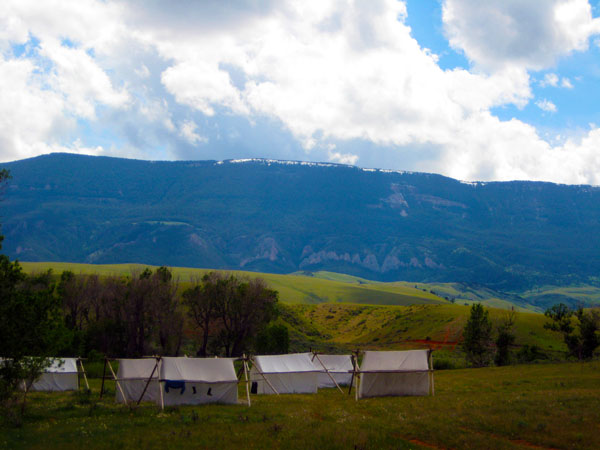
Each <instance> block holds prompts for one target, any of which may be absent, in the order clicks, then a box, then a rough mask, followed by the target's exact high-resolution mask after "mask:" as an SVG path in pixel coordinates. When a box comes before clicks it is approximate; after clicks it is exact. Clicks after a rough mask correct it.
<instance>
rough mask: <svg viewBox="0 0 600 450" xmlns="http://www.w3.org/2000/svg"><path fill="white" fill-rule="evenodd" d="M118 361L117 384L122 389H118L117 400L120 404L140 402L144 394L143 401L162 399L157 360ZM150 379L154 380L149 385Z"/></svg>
mask: <svg viewBox="0 0 600 450" xmlns="http://www.w3.org/2000/svg"><path fill="white" fill-rule="evenodd" d="M118 361H119V368H118V370H117V382H118V383H119V385H120V389H116V392H115V400H116V401H117V402H118V403H129V402H138V401H140V397H142V393H144V396H143V398H142V399H141V401H143V402H144V401H145V402H157V401H158V400H159V397H160V395H159V393H160V392H159V391H160V386H159V384H158V368H156V359H155V358H141V359H119V360H118ZM155 368H156V370H155ZM150 377H152V379H151V380H150V383H148V379H149V378H150ZM146 386H147V387H146ZM144 389H145V390H146V391H145V392H144Z"/></svg>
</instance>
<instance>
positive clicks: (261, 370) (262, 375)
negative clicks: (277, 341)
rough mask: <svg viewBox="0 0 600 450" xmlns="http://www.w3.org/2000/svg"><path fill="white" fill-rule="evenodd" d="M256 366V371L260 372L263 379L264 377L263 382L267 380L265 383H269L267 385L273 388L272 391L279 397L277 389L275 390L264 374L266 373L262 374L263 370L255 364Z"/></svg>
mask: <svg viewBox="0 0 600 450" xmlns="http://www.w3.org/2000/svg"><path fill="white" fill-rule="evenodd" d="M254 365H255V366H256V370H257V371H258V373H259V374H260V376H261V377H263V380H265V381H266V382H267V384H268V385H269V387H270V388H271V390H272V391H273V392H275V393H276V394H277V395H279V392H277V389H275V388H274V387H273V385H272V384H271V382H270V381H269V380H268V379H267V377H265V374H264V373H262V370H260V369H259V368H258V366H257V365H256V363H255V364H254Z"/></svg>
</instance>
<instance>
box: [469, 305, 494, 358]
mask: <svg viewBox="0 0 600 450" xmlns="http://www.w3.org/2000/svg"><path fill="white" fill-rule="evenodd" d="M462 349H463V350H464V352H465V356H466V359H467V362H468V363H469V364H470V365H472V366H473V367H485V366H488V365H489V364H490V362H491V360H492V353H493V352H492V322H491V321H490V318H489V317H488V312H487V311H486V310H484V309H483V306H481V303H476V304H474V305H473V306H471V315H470V316H469V320H468V321H467V324H466V325H465V328H464V330H463V342H462Z"/></svg>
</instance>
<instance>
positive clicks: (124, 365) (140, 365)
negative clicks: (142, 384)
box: [117, 358, 158, 380]
mask: <svg viewBox="0 0 600 450" xmlns="http://www.w3.org/2000/svg"><path fill="white" fill-rule="evenodd" d="M155 365H156V359H155V358H138V359H119V370H118V371H117V378H119V379H135V378H138V379H139V378H141V379H146V380H147V379H148V378H149V377H150V375H151V374H152V370H154V366H155ZM152 378H158V370H156V371H154V376H153V377H152Z"/></svg>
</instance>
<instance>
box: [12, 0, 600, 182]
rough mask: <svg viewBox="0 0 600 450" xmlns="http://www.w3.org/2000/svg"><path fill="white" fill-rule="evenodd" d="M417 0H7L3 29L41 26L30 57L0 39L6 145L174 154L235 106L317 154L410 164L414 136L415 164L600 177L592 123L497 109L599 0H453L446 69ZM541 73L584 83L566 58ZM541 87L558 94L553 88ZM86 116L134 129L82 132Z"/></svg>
mask: <svg viewBox="0 0 600 450" xmlns="http://www.w3.org/2000/svg"><path fill="white" fill-rule="evenodd" d="M407 14H408V11H407V9H406V5H405V4H404V2H402V1H396V0H373V1H370V2H360V1H354V0H332V1H320V2H303V1H293V0H288V1H283V0H281V1H277V2H274V1H271V2H254V1H252V0H247V1H246V0H240V1H238V2H236V3H235V5H234V6H231V5H230V4H227V3H225V2H219V1H217V0H207V1H206V2H197V3H195V2H177V3H174V4H170V5H168V6H165V4H164V3H162V2H159V1H154V0H153V1H141V0H132V1H130V2H127V1H120V0H119V1H116V2H115V1H112V2H110V1H109V2H104V1H94V0H84V1H83V0H82V1H81V2H76V4H73V3H72V2H63V1H60V0H48V2H41V3H39V2H34V1H33V0H23V1H13V2H4V3H2V5H0V30H1V31H0V41H1V40H2V38H4V39H6V40H8V41H10V42H11V43H20V44H23V43H25V42H27V39H28V36H30V35H31V36H35V37H36V38H37V39H39V41H40V44H39V47H38V48H37V50H36V52H37V54H36V55H35V56H34V57H33V59H25V58H22V59H21V58H16V57H11V56H10V55H9V54H8V53H6V52H9V50H7V49H9V47H1V46H0V51H3V52H5V59H4V60H2V64H3V65H2V67H0V82H3V84H2V85H3V86H11V92H3V91H0V96H2V99H1V100H2V101H1V103H0V117H1V119H0V139H1V140H2V143H3V144H4V145H3V147H2V148H3V150H2V152H3V153H2V154H1V155H0V157H1V159H4V160H7V159H14V158H17V157H24V156H31V155H34V154H38V153H40V152H46V151H48V149H53V148H72V149H74V150H75V151H86V152H91V153H98V152H102V153H105V154H120V155H131V156H133V155H135V156H136V157H144V155H146V157H149V158H150V157H156V153H154V152H158V151H159V150H155V149H154V148H155V147H156V148H161V147H162V148H167V150H166V152H167V153H169V152H173V153H171V155H174V156H177V152H176V146H177V145H179V144H181V145H182V147H187V146H189V145H192V146H195V145H198V144H201V143H204V142H207V141H208V138H207V137H206V136H204V134H205V132H208V131H207V130H208V129H209V128H208V127H207V126H206V125H205V121H208V120H209V119H211V120H215V121H216V120H218V118H219V117H221V116H222V115H223V114H225V115H226V116H227V117H231V116H238V117H243V118H244V119H245V120H247V121H248V123H250V124H253V123H255V121H258V120H265V121H269V123H270V124H271V126H273V127H282V128H284V129H285V130H288V131H289V132H290V133H291V135H292V136H293V137H294V138H295V139H297V141H298V142H301V143H302V145H303V147H304V151H305V152H306V154H305V155H306V157H307V158H317V157H318V158H323V159H329V160H330V161H336V162H342V163H347V164H356V163H357V162H359V161H360V162H363V163H364V161H365V160H367V159H368V160H369V161H382V160H383V159H377V158H378V157H379V156H378V155H377V152H380V151H381V152H383V150H380V149H381V148H383V147H385V148H386V155H387V159H386V161H387V162H389V161H392V163H391V164H394V165H396V166H399V167H402V164H404V160H402V159H401V157H400V156H395V159H394V156H393V155H394V153H393V152H395V151H397V152H398V153H397V155H400V154H401V152H404V154H406V153H408V152H410V154H411V155H414V156H412V159H413V160H414V161H415V162H414V165H415V166H417V167H418V168H419V169H421V170H427V171H436V172H441V173H444V174H447V175H450V176H454V177H457V178H462V179H470V180H473V179H497V180H506V179H516V178H521V179H545V180H554V181H562V182H578V183H579V182H586V180H587V181H588V182H596V183H597V182H598V180H597V176H598V175H595V174H597V173H600V166H599V163H598V158H597V156H596V155H595V154H594V152H593V150H592V148H593V147H594V145H596V144H597V142H598V140H599V137H598V135H599V134H600V133H599V132H597V131H596V128H593V129H592V130H591V131H590V132H589V134H588V135H587V136H586V137H584V138H583V139H581V140H573V141H570V140H567V141H566V143H565V144H562V145H554V146H552V145H550V144H548V143H547V142H546V141H544V140H543V139H541V138H540V136H539V135H538V133H537V132H536V130H535V128H533V127H532V126H530V125H528V124H526V123H524V122H521V121H518V120H515V119H513V120H510V121H501V120H499V119H498V118H497V117H494V116H493V115H492V114H491V113H490V109H491V108H494V107H498V106H503V105H515V106H516V107H518V108H523V107H525V106H526V105H527V104H528V103H529V102H530V101H532V98H533V95H532V91H531V83H532V81H531V79H530V75H529V72H528V71H529V70H532V69H534V70H536V69H543V68H548V67H549V66H550V65H552V64H553V63H554V62H555V61H556V59H557V58H559V57H560V56H561V55H565V54H568V53H570V52H573V51H580V50H584V49H585V48H586V47H587V45H588V41H589V39H590V37H592V36H593V35H594V34H595V33H598V30H599V26H598V20H597V19H593V18H592V16H591V13H590V10H589V4H588V3H587V2H585V1H583V0H565V1H558V0H540V1H539V2H535V4H534V3H533V2H524V1H522V0H518V1H517V0H507V1H504V2H481V1H475V0H445V2H444V4H443V14H444V21H445V29H446V32H447V34H448V36H449V38H450V41H451V44H452V45H453V46H454V47H455V48H458V49H462V50H463V51H464V52H465V54H466V55H467V57H468V58H469V59H470V60H471V61H472V62H473V63H474V66H473V68H472V69H470V70H465V69H454V70H442V69H441V68H440V66H439V65H438V58H437V56H436V55H434V54H432V53H431V52H430V51H429V50H427V49H424V48H421V47H420V45H419V43H418V42H417V41H416V40H415V39H414V38H413V37H412V35H411V30H410V28H409V27H408V26H407V24H406V23H405V20H406V17H407ZM46 63H47V65H45V64H46ZM7 83H8V84H7ZM542 83H543V85H544V86H552V87H558V86H560V87H564V88H572V84H571V82H570V80H569V79H568V78H564V77H563V78H560V77H559V75H558V74H554V73H549V74H546V76H545V77H544V79H543V80H542V81H541V82H540V85H541V84H542ZM536 104H537V105H538V106H539V107H540V108H542V109H544V110H545V111H548V112H555V111H556V106H555V105H554V104H553V103H552V102H550V101H549V100H540V101H538V102H537V103H536ZM31 110H35V112H34V113H33V114H34V116H35V118H36V123H35V124H34V125H30V123H31V121H30V120H29V117H28V115H29V116H30V115H31V113H28V111H31ZM12 111H14V112H15V113H14V114H13V115H12V116H11V114H12ZM5 117H6V118H5ZM81 118H84V119H86V120H87V121H88V122H94V123H98V125H99V126H104V127H107V129H108V130H109V131H111V132H114V133H115V134H118V135H119V136H121V137H122V138H123V140H124V142H123V143H122V145H121V146H120V147H119V148H112V147H111V148H103V147H101V146H97V145H87V146H86V144H85V139H84V138H82V140H80V141H77V140H76V139H74V138H73V131H74V130H75V129H76V128H75V126H76V125H75V122H76V120H78V119H81ZM215 123H216V122H213V125H214V124H215ZM197 124H202V127H203V132H202V133H201V132H200V131H199V130H198V125H197ZM249 126H250V127H252V126H253V125H249ZM222 131H223V134H222V135H223V136H227V135H230V134H232V133H235V132H236V131H237V130H235V129H233V128H228V129H223V130H222ZM219 133H220V131H219ZM219 136H221V135H220V134H219ZM243 138H244V136H241V137H240V139H241V140H242V139H243ZM269 138H270V136H268V135H267V136H265V137H264V139H265V140H267V139H269ZM217 140H218V139H215V140H213V141H211V142H213V143H214V142H216V141H217ZM347 142H358V143H360V142H365V143H367V144H369V145H367V146H365V148H366V149H362V148H360V145H356V146H353V147H351V149H350V150H348V149H346V148H344V146H343V144H344V143H347ZM332 143H338V144H339V145H338V146H337V147H334V146H330V145H331V144H332ZM105 147H106V146H105ZM202 147H203V148H207V147H211V146H202ZM174 149H175V150H174ZM256 151H258V150H256ZM285 151H287V150H285V149H283V148H282V150H281V152H282V153H281V155H286V157H288V155H290V153H284V152H285ZM295 151H297V150H295ZM119 152H120V153H119ZM419 152H421V153H419ZM7 155H9V156H7ZM291 155H292V156H293V157H296V158H301V157H302V155H300V156H299V155H297V154H295V153H294V154H291ZM390 155H392V156H390ZM159 156H160V155H159ZM237 156H238V157H244V156H245V155H244V154H240V155H237ZM254 156H256V154H254ZM259 156H262V155H259ZM270 156H274V157H277V156H279V155H270ZM382 158H383V157H382ZM594 171H595V172H594ZM586 177H587V178H586Z"/></svg>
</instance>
